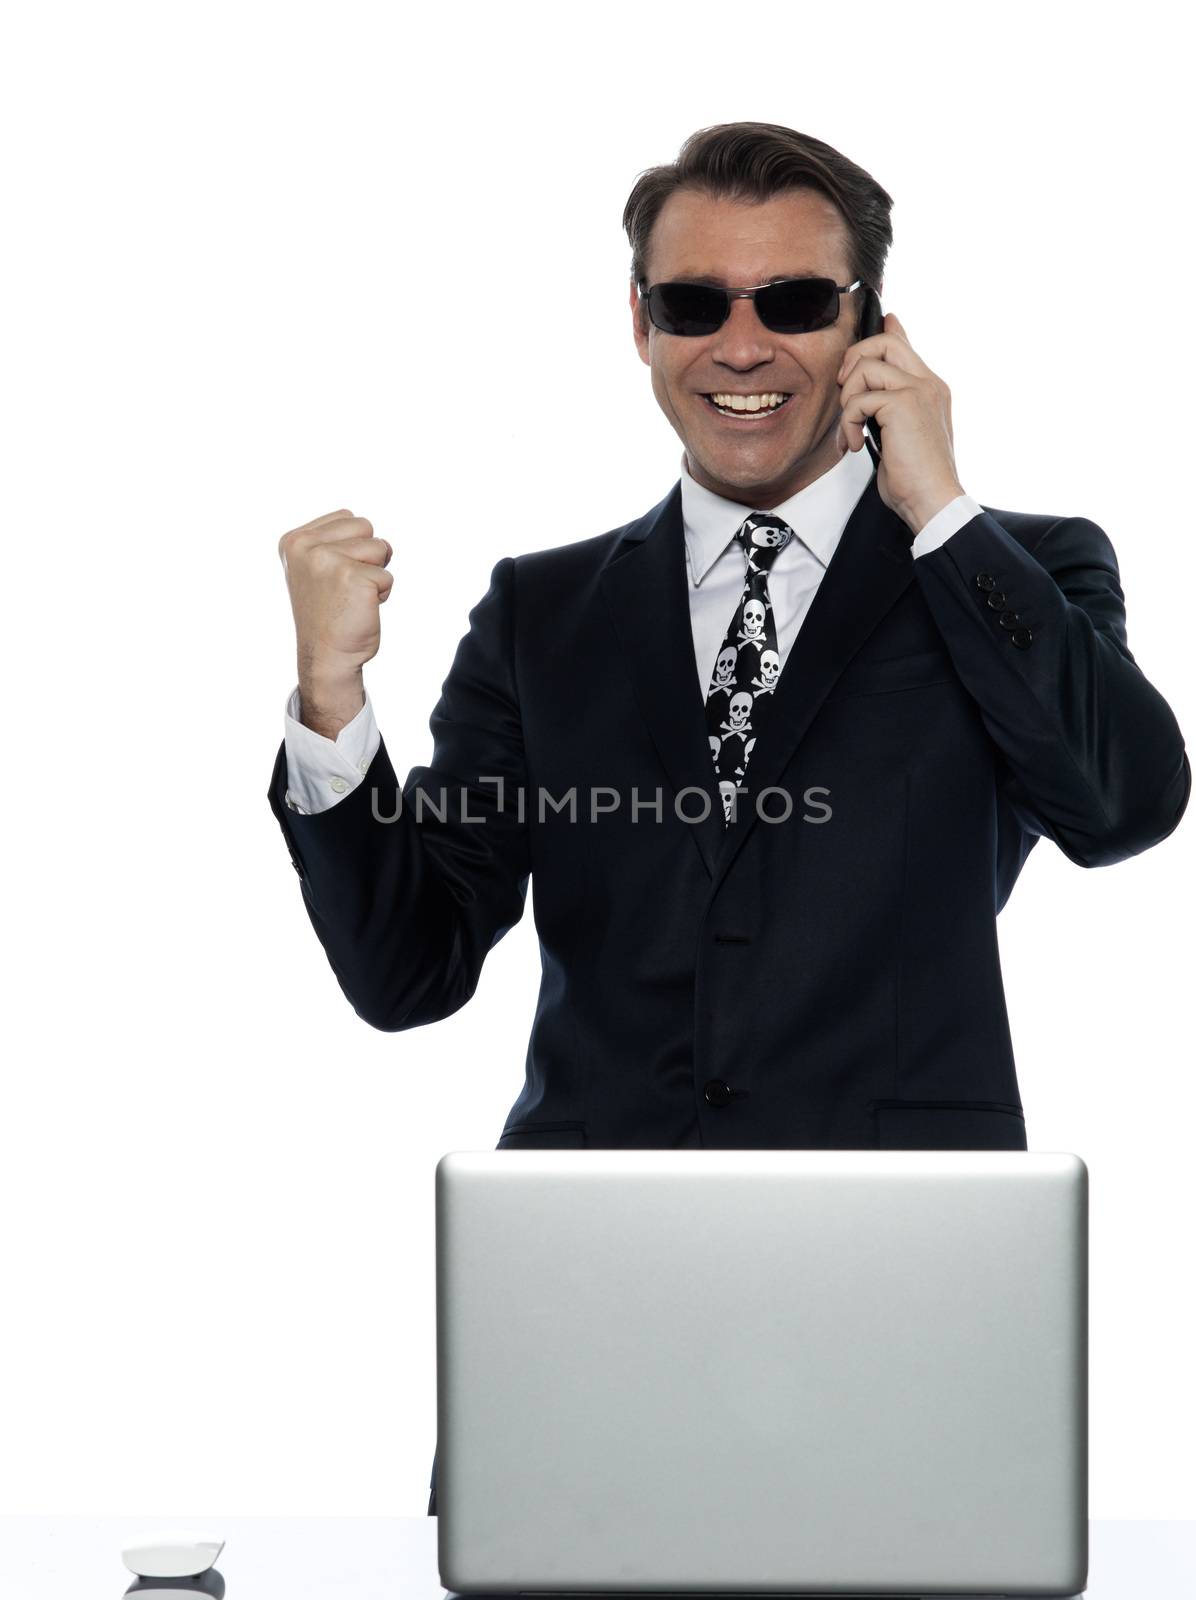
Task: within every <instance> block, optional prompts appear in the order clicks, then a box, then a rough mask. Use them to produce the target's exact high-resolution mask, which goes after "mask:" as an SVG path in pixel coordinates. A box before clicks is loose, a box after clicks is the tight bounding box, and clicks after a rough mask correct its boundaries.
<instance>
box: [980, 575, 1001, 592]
mask: <svg viewBox="0 0 1196 1600" xmlns="http://www.w3.org/2000/svg"><path fill="white" fill-rule="evenodd" d="M976 587H977V589H995V588H996V587H997V580H996V579H995V578H994V577H993V575H992V573H991V572H978V573H977V574H976Z"/></svg>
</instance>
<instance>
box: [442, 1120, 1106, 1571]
mask: <svg viewBox="0 0 1196 1600" xmlns="http://www.w3.org/2000/svg"><path fill="white" fill-rule="evenodd" d="M1087 1198H1088V1169H1087V1167H1086V1166H1085V1164H1084V1162H1083V1161H1082V1160H1081V1159H1080V1158H1079V1157H1078V1156H1075V1155H1069V1154H1040V1153H1037V1152H1033V1153H1032V1152H1027V1151H942V1150H932V1151H908V1150H899V1151H893V1150H730V1151H728V1150H722V1151H715V1150H601V1149H587V1150H555V1149H554V1150H530V1151H514V1150H490V1151H480V1152H465V1151H454V1152H452V1153H450V1154H448V1155H446V1156H444V1157H443V1158H442V1159H441V1161H440V1162H439V1164H438V1166H437V1169H436V1234H437V1238H436V1286H437V1400H438V1419H437V1468H436V1471H437V1510H438V1549H439V1564H440V1580H441V1582H442V1583H443V1584H444V1585H445V1587H446V1588H448V1589H450V1590H452V1591H455V1592H457V1593H474V1594H478V1593H482V1594H486V1593H488V1594H499V1593H502V1594H552V1593H557V1594H559V1593H578V1592H605V1593H619V1594H628V1593H633V1592H637V1591H639V1592H643V1591H651V1592H652V1593H654V1594H660V1593H668V1592H670V1591H671V1592H677V1593H685V1592H690V1593H693V1592H702V1593H704V1594H707V1595H709V1594H712V1593H716V1592H717V1593H720V1594H727V1595H742V1594H757V1595H766V1594H795V1595H807V1594H820V1595H827V1594H835V1595H846V1594H853V1595H856V1594H858V1595H865V1594H867V1595H880V1594H886V1595H911V1594H918V1595H920V1594H923V1593H930V1592H933V1593H935V1594H936V1595H939V1596H942V1595H943V1594H959V1595H964V1594H968V1595H971V1594H1000V1595H1027V1594H1035V1595H1067V1596H1071V1595H1076V1594H1078V1593H1079V1592H1080V1591H1081V1590H1082V1589H1083V1588H1084V1585H1085V1583H1086V1581H1087V1569H1088V1500H1087V1478H1088V1464H1087V1455H1088V1437H1087V1399H1088V1364H1087V1218H1088V1206H1087Z"/></svg>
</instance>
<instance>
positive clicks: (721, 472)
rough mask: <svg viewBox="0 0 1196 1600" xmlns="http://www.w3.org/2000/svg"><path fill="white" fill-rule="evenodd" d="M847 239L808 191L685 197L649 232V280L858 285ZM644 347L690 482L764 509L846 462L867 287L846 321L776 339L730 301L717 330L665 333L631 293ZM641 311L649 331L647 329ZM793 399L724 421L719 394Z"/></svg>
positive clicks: (747, 305)
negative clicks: (846, 409)
mask: <svg viewBox="0 0 1196 1600" xmlns="http://www.w3.org/2000/svg"><path fill="white" fill-rule="evenodd" d="M848 247H849V238H848V233H847V227H846V224H845V223H844V221H843V218H842V216H841V215H840V213H839V211H838V209H837V208H836V207H835V206H834V205H833V204H832V203H831V201H830V200H828V199H827V198H826V196H825V195H823V194H820V193H818V192H816V191H814V190H810V189H799V190H794V191H792V192H790V193H788V194H782V195H776V196H774V197H773V198H772V199H770V200H765V201H760V202H744V201H738V200H728V199H713V198H711V197H710V196H709V195H705V194H701V193H699V192H697V191H694V190H688V189H681V190H678V191H677V192H676V193H675V194H672V195H670V196H669V198H668V199H667V200H666V201H665V203H664V205H663V207H662V208H661V211H660V215H659V216H658V217H657V219H656V224H655V226H654V227H653V229H652V237H651V240H650V242H649V247H648V260H647V278H648V283H649V284H650V285H651V284H653V283H666V282H668V281H669V280H671V279H674V278H700V279H702V280H704V281H705V282H708V283H715V284H721V285H722V286H723V287H726V288H734V287H740V286H743V287H750V286H751V285H753V284H759V283H764V282H766V281H767V280H768V279H770V278H776V277H790V278H807V277H820V278H833V279H834V281H835V282H836V283H850V282H851V281H852V277H851V272H850V262H849V259H848ZM631 307H632V323H633V329H634V333H635V342H636V347H637V348H638V350H639V353H640V356H641V358H642V360H643V361H644V362H645V363H646V364H647V365H648V366H649V367H650V368H651V371H652V389H653V392H654V393H655V395H656V398H657V400H658V402H659V403H660V408H661V410H662V411H663V412H664V414H665V416H666V417H668V419H669V421H670V422H671V423H672V425H673V427H674V428H675V429H676V430H677V434H678V436H679V437H680V439H681V442H682V444H683V445H684V446H685V453H686V464H687V466H688V468H689V472H690V474H691V476H692V477H693V478H694V479H695V480H696V481H697V482H698V483H700V484H702V485H704V486H705V487H706V488H708V489H712V490H713V491H714V492H715V493H716V494H721V495H724V496H725V497H726V498H727V499H729V500H738V501H740V502H741V503H742V504H744V505H750V506H755V507H757V508H759V509H760V510H767V509H769V508H770V507H772V506H776V505H779V504H780V503H781V501H783V500H785V499H787V498H788V497H789V496H790V495H792V494H796V493H797V491H798V490H799V489H803V488H805V486H806V484H808V483H813V481H814V479H815V478H819V477H821V476H822V474H823V473H824V472H826V471H827V470H828V469H829V468H830V467H833V466H834V465H835V463H836V462H837V461H838V460H839V459H840V457H841V456H842V454H843V449H842V448H841V447H840V445H839V443H838V440H837V437H836V436H837V432H838V423H839V385H838V383H837V381H836V373H837V372H838V370H839V364H840V362H841V361H842V359H843V354H844V351H846V350H847V348H848V346H849V345H851V344H853V343H854V342H855V325H856V316H857V314H858V310H859V290H857V291H856V292H855V293H854V294H849V295H842V296H841V297H840V304H839V319H838V321H837V322H835V323H833V324H832V325H831V326H830V327H829V328H820V329H818V331H817V332H815V333H800V334H784V333H772V332H771V331H770V330H769V329H768V328H766V327H765V326H764V324H763V323H762V322H761V321H760V319H759V317H758V316H757V315H756V307H755V304H754V302H753V301H751V300H732V302H731V314H730V316H729V317H728V318H727V320H726V322H724V323H723V325H722V327H721V328H719V329H718V331H717V332H716V333H710V334H704V335H700V336H698V337H696V338H690V337H685V336H682V335H679V334H671V333H662V332H661V330H660V329H659V328H657V327H654V326H653V325H652V324H651V323H650V322H648V317H647V308H646V307H642V308H640V307H639V296H638V294H637V292H636V288H635V285H634V284H632V286H631ZM637 310H639V311H642V317H643V320H644V321H645V322H648V327H647V330H646V331H645V330H644V329H643V328H642V327H641V326H640V320H639V315H637ZM777 393H779V394H787V395H789V396H791V398H790V399H789V400H787V401H786V402H785V404H784V405H783V406H782V407H781V408H780V410H779V411H777V412H776V413H775V415H769V416H767V417H764V418H760V419H758V420H757V419H753V418H750V417H749V418H747V419H745V420H740V419H737V418H731V417H724V416H722V415H721V414H720V412H719V411H718V409H717V408H716V407H715V405H714V404H713V402H712V401H711V400H710V399H709V396H710V395H712V394H723V395H726V394H737V395H753V394H756V395H768V394H777Z"/></svg>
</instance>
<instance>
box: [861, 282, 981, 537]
mask: <svg viewBox="0 0 1196 1600" xmlns="http://www.w3.org/2000/svg"><path fill="white" fill-rule="evenodd" d="M838 378H839V384H840V405H841V407H842V413H843V415H842V421H841V424H840V426H841V429H842V434H843V438H844V440H845V441H846V444H847V448H848V449H849V450H860V449H862V448H863V444H864V430H863V424H864V423H865V422H872V423H873V426H876V427H879V428H880V430H881V436H882V441H883V451H882V453H881V457H880V461H879V462H878V464H877V468H876V487H877V490H878V491H879V493H880V497H881V499H882V500H883V501H884V503H885V505H887V506H888V508H889V510H890V511H895V512H896V513H897V515H898V516H899V517H900V518H901V520H902V521H903V522H904V523H905V525H906V526H907V527H908V528H909V530H910V533H911V536H912V535H914V534H917V533H920V532H921V530H922V529H923V528H924V527H925V526H926V524H927V523H928V522H929V521H930V519H931V517H933V516H934V514H935V512H936V511H941V510H942V508H943V507H944V506H945V505H949V504H950V502H951V501H952V500H954V499H955V498H956V496H957V495H961V494H963V493H965V490H964V488H963V485H962V484H961V483H960V481H959V478H958V476H957V474H956V471H955V454H954V448H953V439H952V433H951V391H950V390H949V389H948V387H947V385H946V384H945V383H944V382H943V380H942V379H941V378H940V377H938V376H937V375H936V374H935V373H933V372H931V370H930V368H929V367H928V366H927V365H926V363H925V362H924V361H923V360H922V358H921V357H920V356H919V355H917V354H916V353H915V352H914V350H913V347H912V346H911V345H910V342H909V338H908V336H907V335H906V332H905V329H904V328H903V327H902V326H901V323H900V322H899V321H898V320H897V318H896V316H894V314H893V313H892V312H891V311H890V312H888V313H887V315H886V316H885V319H884V331H883V332H881V333H874V334H873V335H872V336H871V337H870V338H867V339H860V340H858V341H857V342H856V343H855V344H853V345H851V346H850V348H849V349H848V350H847V352H846V354H845V355H844V357H843V364H842V366H841V367H840V368H839V374H838ZM873 419H875V420H874V421H873Z"/></svg>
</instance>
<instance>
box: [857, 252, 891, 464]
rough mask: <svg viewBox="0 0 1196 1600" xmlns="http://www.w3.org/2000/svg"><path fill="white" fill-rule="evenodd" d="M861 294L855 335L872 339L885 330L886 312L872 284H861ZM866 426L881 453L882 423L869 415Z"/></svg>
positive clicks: (877, 450)
mask: <svg viewBox="0 0 1196 1600" xmlns="http://www.w3.org/2000/svg"><path fill="white" fill-rule="evenodd" d="M860 294H861V296H862V299H861V303H860V319H859V324H858V326H857V328H856V335H855V336H856V338H857V340H858V339H870V338H871V337H872V335H873V334H874V333H883V332H884V331H885V314H884V312H883V311H882V310H881V308H880V296H879V295H878V294H877V292H876V290H875V289H874V288H872V286H871V284H867V283H865V284H861V285H860ZM864 427H865V428H866V429H867V430H868V437H869V438H870V439H871V440H872V443H873V445H874V446H875V447H876V453H877V455H879V454H880V436H881V433H882V432H883V429H882V428H881V426H880V423H879V422H877V421H876V420H875V418H873V417H869V418H868V419H867V420H866V421H865V423H864Z"/></svg>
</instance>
